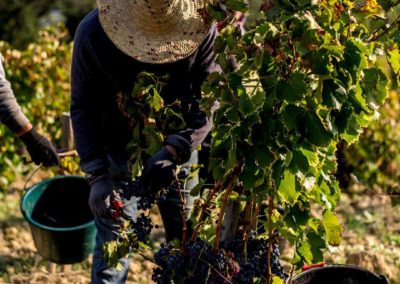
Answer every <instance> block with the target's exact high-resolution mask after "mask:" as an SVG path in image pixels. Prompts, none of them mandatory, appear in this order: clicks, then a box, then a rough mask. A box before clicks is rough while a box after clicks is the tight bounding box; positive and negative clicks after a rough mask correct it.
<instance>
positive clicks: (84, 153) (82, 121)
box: [71, 26, 108, 177]
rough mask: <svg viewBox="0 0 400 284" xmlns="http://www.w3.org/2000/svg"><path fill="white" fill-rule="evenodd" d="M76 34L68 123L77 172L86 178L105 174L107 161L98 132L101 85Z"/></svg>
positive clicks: (97, 71) (92, 57)
mask: <svg viewBox="0 0 400 284" xmlns="http://www.w3.org/2000/svg"><path fill="white" fill-rule="evenodd" d="M85 27H86V26H83V27H80V28H78V30H77V33H76V36H75V40H74V50H73V57H72V67H71V119H72V125H73V130H74V137H75V142H76V147H77V151H78V153H79V156H80V158H81V168H82V170H83V171H84V172H85V173H86V174H87V175H88V176H94V177H97V176H99V175H102V174H104V173H106V169H107V164H108V163H107V158H106V154H105V150H104V146H103V137H102V130H101V112H102V111H101V108H102V106H101V101H102V98H101V96H102V94H104V91H105V90H102V89H101V86H100V85H101V83H102V82H104V81H105V79H104V76H105V75H103V74H102V72H101V68H100V66H99V64H98V62H97V59H96V57H95V55H94V52H93V50H92V48H91V46H90V42H89V41H88V40H89V39H88V38H87V35H86V31H85Z"/></svg>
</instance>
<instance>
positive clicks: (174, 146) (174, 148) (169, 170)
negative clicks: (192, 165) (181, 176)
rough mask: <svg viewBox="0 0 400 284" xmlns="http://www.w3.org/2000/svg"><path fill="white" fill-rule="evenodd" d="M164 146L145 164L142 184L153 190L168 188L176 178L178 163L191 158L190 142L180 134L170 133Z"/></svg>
mask: <svg viewBox="0 0 400 284" xmlns="http://www.w3.org/2000/svg"><path fill="white" fill-rule="evenodd" d="M164 145H165V146H164V147H163V148H161V150H160V151H158V152H157V153H155V154H154V155H153V156H152V157H151V158H150V159H149V160H148V161H147V162H146V163H145V165H144V168H143V172H142V176H141V178H140V180H141V184H142V185H143V186H144V187H146V188H147V189H149V190H151V191H158V190H161V189H162V188H166V187H168V186H170V185H171V183H172V182H173V181H174V180H175V179H176V166H177V164H180V163H184V162H186V161H188V160H189V158H190V143H189V142H188V141H187V140H186V139H185V138H183V137H182V136H180V135H170V136H168V137H167V139H166V140H165V142H164Z"/></svg>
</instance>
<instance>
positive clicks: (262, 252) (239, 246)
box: [229, 238, 287, 284]
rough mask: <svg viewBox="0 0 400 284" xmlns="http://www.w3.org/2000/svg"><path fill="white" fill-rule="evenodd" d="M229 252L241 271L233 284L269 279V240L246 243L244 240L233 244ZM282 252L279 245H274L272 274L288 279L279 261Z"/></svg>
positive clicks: (252, 240) (250, 240)
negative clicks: (254, 279)
mask: <svg viewBox="0 0 400 284" xmlns="http://www.w3.org/2000/svg"><path fill="white" fill-rule="evenodd" d="M229 251H230V252H231V253H232V255H233V258H234V259H235V260H236V261H237V262H238V264H239V267H240V271H239V273H238V274H236V275H235V276H234V277H233V281H232V282H233V283H238V284H239V283H253V278H267V277H268V276H269V274H268V259H267V257H268V240H266V239H256V238H252V239H249V240H248V241H247V242H246V243H245V242H244V241H243V240H235V241H233V242H232V244H231V246H230V249H229ZM279 257H280V252H279V247H278V245H277V244H273V245H272V251H271V258H270V264H271V272H272V273H273V274H274V275H276V276H278V277H280V278H281V279H283V280H284V279H286V278H287V274H286V272H285V271H284V269H283V266H282V264H281V263H280V260H279Z"/></svg>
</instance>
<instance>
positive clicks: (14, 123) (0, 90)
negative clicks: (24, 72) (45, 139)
mask: <svg viewBox="0 0 400 284" xmlns="http://www.w3.org/2000/svg"><path fill="white" fill-rule="evenodd" d="M0 122H1V123H4V124H5V125H6V126H7V127H8V128H9V129H10V130H11V131H13V132H15V133H17V134H18V133H19V132H20V131H21V130H22V129H23V128H24V127H25V126H26V125H27V124H28V123H29V120H28V119H27V118H26V116H25V115H24V114H23V113H22V111H21V108H20V106H19V105H18V103H17V100H16V99H15V96H14V93H13V91H12V89H11V85H10V82H9V81H8V80H7V79H6V77H5V72H4V68H3V63H2V56H1V54H0Z"/></svg>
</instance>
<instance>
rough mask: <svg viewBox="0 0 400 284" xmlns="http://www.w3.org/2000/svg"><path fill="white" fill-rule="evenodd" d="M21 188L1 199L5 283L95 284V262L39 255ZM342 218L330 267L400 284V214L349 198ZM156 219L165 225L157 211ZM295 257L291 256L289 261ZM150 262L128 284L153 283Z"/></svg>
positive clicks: (135, 266)
mask: <svg viewBox="0 0 400 284" xmlns="http://www.w3.org/2000/svg"><path fill="white" fill-rule="evenodd" d="M20 188H21V184H19V185H17V186H16V189H14V190H10V191H8V192H7V194H6V193H0V283H21V284H22V283H32V284H33V283H46V284H47V283H55V284H62V283H68V284H83V283H89V282H90V264H91V260H90V258H89V259H87V260H85V261H84V262H82V263H79V264H74V265H72V266H61V265H57V266H56V265H51V264H50V263H49V262H48V261H46V260H45V259H43V258H42V257H41V256H40V255H39V254H38V253H37V251H36V248H35V245H34V243H33V240H32V236H31V233H30V230H29V226H28V224H27V223H26V221H25V220H24V219H23V217H22V215H21V213H20V210H19V201H20V196H21V189H20ZM337 212H338V214H339V216H340V218H341V221H342V224H343V225H344V227H345V231H344V234H343V243H342V244H341V245H340V246H339V247H337V248H331V249H330V250H329V251H327V252H326V255H325V257H326V262H327V263H348V264H356V265H359V266H362V267H365V268H367V269H369V270H371V271H374V272H376V273H379V274H383V275H385V276H387V277H388V278H389V279H390V280H391V283H392V284H400V208H399V207H397V208H393V207H392V206H391V204H390V199H389V198H388V197H387V196H385V195H374V196H369V195H365V194H343V196H342V201H341V204H340V206H339V208H338V210H337ZM152 216H153V217H154V223H155V224H159V225H162V222H161V219H160V217H159V215H158V214H157V212H156V211H154V212H153V215H152ZM153 240H154V245H155V246H159V244H160V242H163V241H164V235H163V229H162V226H161V227H160V228H159V229H157V230H154V232H153ZM290 254H291V253H290V249H288V250H285V252H284V253H283V259H284V260H285V258H286V260H287V257H288V256H289V255H290ZM148 259H151V255H145V256H141V255H135V256H134V257H133V258H132V260H131V264H130V268H129V274H128V281H127V283H135V284H146V283H152V281H151V273H152V269H153V267H155V265H154V264H153V263H152V262H151V261H149V260H148ZM288 269H289V267H288Z"/></svg>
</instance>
